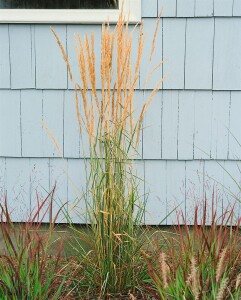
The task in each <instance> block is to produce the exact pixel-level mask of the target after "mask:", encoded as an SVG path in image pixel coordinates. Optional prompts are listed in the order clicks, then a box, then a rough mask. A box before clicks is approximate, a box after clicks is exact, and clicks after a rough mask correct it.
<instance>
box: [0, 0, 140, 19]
mask: <svg viewBox="0 0 241 300" xmlns="http://www.w3.org/2000/svg"><path fill="white" fill-rule="evenodd" d="M119 2H120V3H119V7H120V8H121V7H122V5H123V13H124V16H125V17H126V18H128V20H129V22H130V23H137V22H140V21H141V1H140V0H119ZM119 14H120V9H0V23H72V24H99V23H103V22H104V21H106V22H109V23H116V22H117V20H118V17H119Z"/></svg>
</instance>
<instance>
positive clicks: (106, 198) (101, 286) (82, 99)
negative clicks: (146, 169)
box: [53, 13, 163, 299]
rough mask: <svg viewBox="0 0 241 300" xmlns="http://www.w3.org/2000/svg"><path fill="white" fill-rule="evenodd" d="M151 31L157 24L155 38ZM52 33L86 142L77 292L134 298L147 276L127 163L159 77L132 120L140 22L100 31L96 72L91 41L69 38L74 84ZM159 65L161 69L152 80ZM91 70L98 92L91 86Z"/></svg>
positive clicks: (134, 181) (138, 201) (139, 208)
mask: <svg viewBox="0 0 241 300" xmlns="http://www.w3.org/2000/svg"><path fill="white" fill-rule="evenodd" d="M158 22H159V21H158ZM157 29H158V23H157V28H156V32H155V36H156V34H157ZM53 33H54V35H55V37H56V39H57V42H58V44H59V46H60V49H61V51H62V54H63V57H64V60H65V62H66V63H67V68H68V72H69V78H70V80H71V81H72V82H73V85H74V89H75V103H76V112H77V119H78V123H79V128H80V132H81V133H82V134H84V133H85V134H87V136H88V143H89V153H90V158H89V160H87V159H86V173H87V174H88V175H87V193H86V195H85V203H86V210H87V221H86V222H87V224H88V226H89V231H88V233H87V234H86V235H85V234H84V233H83V232H80V231H76V230H75V232H76V236H77V240H78V245H79V246H78V247H77V246H75V249H76V250H77V249H78V250H77V251H78V257H79V263H78V264H76V272H77V273H78V270H79V273H80V274H83V272H84V277H83V280H81V284H80V285H79V288H78V287H76V290H78V289H79V291H80V294H79V295H81V289H82V290H83V288H85V286H86V289H84V293H83V294H84V295H85V296H86V295H87V294H88V296H98V297H100V298H101V299H104V298H108V297H111V296H113V297H116V296H120V295H121V294H123V295H127V294H128V293H134V294H138V293H139V294H141V291H142V284H141V282H142V280H143V279H144V278H145V277H146V272H144V271H143V270H144V264H143V259H142V255H141V251H140V248H141V246H142V243H143V234H141V233H140V228H139V226H138V225H140V224H142V222H143V214H144V201H143V195H139V192H138V185H139V184H140V180H141V179H139V178H138V176H136V175H135V171H134V167H135V166H134V165H135V163H134V159H135V158H136V157H137V156H138V150H137V149H138V143H139V139H140V136H141V130H142V129H141V124H142V120H143V116H144V114H145V112H146V110H147V108H148V106H149V105H150V103H151V101H152V100H153V98H154V95H155V93H156V91H157V90H159V88H160V86H161V83H162V81H163V79H162V78H161V79H160V80H159V81H158V82H157V83H156V87H155V89H154V90H153V91H152V92H151V94H150V97H149V99H148V100H147V101H146V103H145V104H144V105H143V106H142V107H141V109H140V114H139V115H137V113H136V108H135V105H139V106H140V105H142V104H141V103H139V104H138V103H135V101H138V99H135V100H134V96H135V89H136V88H137V84H138V82H139V73H140V64H141V59H142V53H143V47H144V34H143V24H140V25H136V26H133V27H132V28H130V26H129V24H128V21H127V20H125V19H124V17H123V15H122V13H121V14H120V17H119V20H118V22H117V25H116V26H115V27H114V28H111V26H110V25H109V24H103V25H102V40H101V47H100V51H101V63H100V66H97V64H96V60H95V56H96V53H95V50H94V49H95V46H94V43H95V39H94V35H93V34H92V35H91V36H90V37H80V36H79V35H78V34H76V35H75V37H74V41H75V48H76V54H77V58H78V67H79V75H80V83H76V82H75V80H74V78H73V76H72V72H71V66H70V63H69V60H68V57H67V54H66V53H65V51H64V48H63V46H62V44H61V42H60V40H59V38H58V36H57V34H56V33H55V32H54V31H53ZM134 34H138V42H137V43H136V42H135V44H134V45H133V36H134ZM155 36H154V38H153V45H152V50H151V53H150V60H151V58H152V55H153V52H154V49H155ZM133 47H135V49H133ZM133 51H135V53H136V55H135V59H133ZM145 59H146V58H145ZM159 66H160V63H159V64H158V66H157V67H156V68H155V69H154V70H153V71H152V72H151V74H153V72H154V71H156V70H157V69H158V67H159ZM98 70H99V71H100V74H98V75H99V76H100V79H101V89H100V90H97V87H96V78H97V72H98ZM148 78H149V77H148ZM141 196H142V198H141ZM77 273H75V277H77V278H78V276H76V274H77ZM74 280H75V286H76V285H78V280H77V279H76V278H75V279H74ZM87 291H88V293H87Z"/></svg>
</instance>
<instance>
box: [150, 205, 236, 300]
mask: <svg viewBox="0 0 241 300" xmlns="http://www.w3.org/2000/svg"><path fill="white" fill-rule="evenodd" d="M213 203H214V201H213ZM200 214H202V220H201V224H199V223H198V219H199V216H200ZM207 216H208V214H207V206H206V200H205V201H204V209H203V213H202V212H200V210H199V208H198V206H196V209H195V217H194V226H193V227H191V226H190V227H189V226H188V225H187V224H186V223H185V219H184V217H182V219H183V220H182V222H183V221H184V226H183V227H182V226H181V225H178V226H176V227H175V231H176V234H175V235H174V236H173V238H170V237H168V238H167V239H166V246H165V247H161V248H159V250H158V251H157V252H156V255H155V256H154V257H151V258H147V262H148V268H149V275H150V277H151V279H152V284H153V287H152V288H151V287H148V289H149V291H150V292H151V293H152V294H153V295H154V296H155V298H156V299H163V300H164V299H180V298H182V299H187V300H230V299H235V300H239V299H240V298H241V280H240V279H241V236H240V230H239V228H240V222H241V219H239V220H237V221H234V208H230V209H226V211H225V212H224V213H223V216H222V217H221V218H218V217H217V214H216V211H215V209H214V206H213V208H212V219H211V225H210V226H209V225H208V224H207V223H206V220H207Z"/></svg>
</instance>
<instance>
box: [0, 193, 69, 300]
mask: <svg viewBox="0 0 241 300" xmlns="http://www.w3.org/2000/svg"><path fill="white" fill-rule="evenodd" d="M53 193H54V190H53V191H52V192H51V193H50V194H49V195H48V196H47V197H46V199H44V201H43V202H42V203H41V204H40V203H39V205H38V208H37V209H36V210H35V211H34V212H33V213H32V217H30V218H29V219H28V220H27V221H26V222H25V223H21V224H14V223H13V222H12V220H11V213H10V212H9V210H8V207H7V202H6V201H4V204H3V205H1V212H0V220H1V230H2V237H3V241H2V243H3V246H4V249H3V252H2V253H1V255H0V299H2V300H9V299H11V300H33V299H34V300H45V299H51V300H58V299H60V295H62V296H63V298H62V299H67V298H65V297H64V293H63V285H64V283H65V276H64V269H65V268H64V267H63V269H62V267H61V264H60V257H61V256H60V255H61V248H62V244H61V243H59V244H58V246H57V247H56V248H55V249H56V251H55V253H54V255H50V250H51V249H50V248H51V245H52V242H53V241H51V238H52V233H53V227H52V225H50V227H49V228H48V229H47V230H46V231H45V232H43V231H41V229H40V227H41V225H42V220H43V218H44V216H45V215H46V214H47V213H49V205H48V203H50V205H51V201H52V200H51V199H52V198H53ZM46 206H47V208H46Z"/></svg>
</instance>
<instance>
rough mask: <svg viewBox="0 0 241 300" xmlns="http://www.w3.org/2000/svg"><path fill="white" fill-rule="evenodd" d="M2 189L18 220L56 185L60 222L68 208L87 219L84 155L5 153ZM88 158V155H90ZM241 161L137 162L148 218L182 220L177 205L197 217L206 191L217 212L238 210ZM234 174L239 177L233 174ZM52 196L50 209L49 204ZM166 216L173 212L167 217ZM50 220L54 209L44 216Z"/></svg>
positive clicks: (151, 221) (190, 219) (55, 204)
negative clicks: (12, 155)
mask: <svg viewBox="0 0 241 300" xmlns="http://www.w3.org/2000/svg"><path fill="white" fill-rule="evenodd" d="M0 163H1V178H4V179H5V180H4V184H3V183H2V182H1V181H0V192H2V193H3V192H4V190H5V189H7V190H8V193H7V201H8V205H9V209H10V210H11V211H12V214H13V217H14V221H18V222H19V221H23V220H26V215H27V216H28V215H29V214H30V212H31V211H32V212H33V211H35V210H36V208H37V196H36V195H38V198H39V201H40V202H41V201H43V200H44V199H45V198H46V197H47V195H48V193H49V192H50V191H51V190H52V189H53V188H54V186H55V185H56V190H55V194H54V202H53V215H55V214H57V213H58V211H59V209H60V207H62V206H63V207H64V213H62V214H60V215H59V216H58V222H66V215H65V214H66V213H68V214H69V215H70V216H71V217H72V218H73V221H74V222H84V221H85V220H86V215H85V203H84V193H85V192H86V178H85V167H86V166H85V162H84V160H82V159H80V160H77V159H66V160H65V161H63V160H62V159H61V158H52V159H50V160H49V159H47V158H30V159H28V158H24V159H17V158H7V159H6V160H5V159H1V160H0ZM87 164H88V161H87ZM240 167H241V165H240V161H223V160H218V161H203V160H196V161H185V160H183V161H175V160H145V162H143V161H139V162H137V163H136V166H135V168H136V176H137V177H136V178H137V180H139V179H143V178H144V179H145V185H144V184H143V182H142V180H140V184H139V195H140V201H141V203H144V200H145V199H146V200H145V201H146V204H145V223H146V224H159V223H161V224H167V225H171V224H173V223H176V221H177V213H176V211H175V208H177V211H178V212H179V213H180V212H183V214H184V216H186V218H187V221H188V223H189V224H192V222H193V212H194V209H195V205H200V206H201V205H202V201H203V197H204V195H206V197H207V205H208V207H209V211H210V209H211V205H212V194H213V191H214V193H215V206H216V207H217V210H218V213H219V214H221V213H222V211H223V209H225V208H227V207H231V206H233V205H235V207H236V210H235V214H236V215H237V216H238V215H239V214H240V205H239V202H238V201H237V200H238V199H240V189H239V186H238V184H240V182H241V173H240ZM230 174H232V175H233V177H234V178H232V177H231V175H230ZM49 203H50V202H49V200H48V201H47V202H46V205H45V207H44V210H43V212H42V216H44V211H45V209H47V208H48V205H49ZM166 216H168V217H167V218H166ZM49 220H50V216H49V214H47V215H45V216H44V221H45V222H48V221H49Z"/></svg>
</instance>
